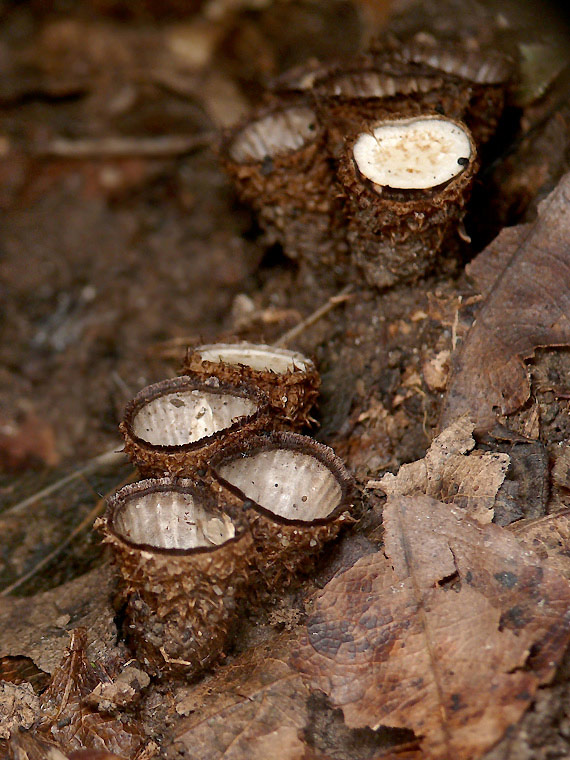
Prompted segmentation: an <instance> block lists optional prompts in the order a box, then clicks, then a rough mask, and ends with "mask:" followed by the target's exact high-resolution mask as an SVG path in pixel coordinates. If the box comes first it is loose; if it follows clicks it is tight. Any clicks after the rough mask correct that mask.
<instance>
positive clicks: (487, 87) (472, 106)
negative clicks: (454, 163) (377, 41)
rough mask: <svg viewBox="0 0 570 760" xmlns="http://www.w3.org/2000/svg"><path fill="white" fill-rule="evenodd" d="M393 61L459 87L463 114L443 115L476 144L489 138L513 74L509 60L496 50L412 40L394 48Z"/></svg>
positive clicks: (493, 130) (495, 124)
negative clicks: (427, 70)
mask: <svg viewBox="0 0 570 760" xmlns="http://www.w3.org/2000/svg"><path fill="white" fill-rule="evenodd" d="M379 55H380V56H381V57H382V56H385V51H384V50H380V51H379ZM392 57H393V58H395V59H397V60H400V61H402V62H405V63H406V65H418V66H419V65H423V66H429V67H431V68H432V69H434V70H438V71H440V72H442V73H443V74H444V75H446V77H447V78H448V79H452V78H453V79H454V80H455V81H457V82H459V83H461V85H460V89H461V90H462V91H463V93H465V95H467V99H466V101H465V104H464V106H463V108H462V110H461V111H460V112H458V111H444V113H445V114H446V115H447V116H455V118H458V119H461V120H462V121H464V122H465V123H466V124H467V126H468V127H469V129H470V130H471V133H472V135H473V139H474V140H475V142H476V143H477V144H480V143H483V142H486V141H487V140H489V138H490V137H492V135H493V134H494V133H495V131H496V129H497V125H498V122H499V119H500V117H501V114H502V112H503V108H504V105H505V99H506V95H507V92H508V87H509V84H510V81H511V79H512V77H513V73H514V62H513V60H512V59H511V58H510V57H509V56H506V55H505V54H503V53H501V52H500V51H498V50H473V49H471V48H466V47H464V46H461V45H458V44H454V43H450V42H448V43H442V42H441V41H440V40H437V41H436V40H435V39H434V40H433V41H428V40H426V39H424V40H417V39H413V40H410V41H409V42H406V43H403V44H400V45H399V46H397V47H396V49H395V50H394V51H393V52H392Z"/></svg>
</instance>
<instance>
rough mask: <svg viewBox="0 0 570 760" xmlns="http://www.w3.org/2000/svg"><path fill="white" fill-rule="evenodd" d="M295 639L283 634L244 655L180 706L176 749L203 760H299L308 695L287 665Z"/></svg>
mask: <svg viewBox="0 0 570 760" xmlns="http://www.w3.org/2000/svg"><path fill="white" fill-rule="evenodd" d="M296 644H297V637H295V636H292V635H291V634H284V635H283V636H282V637H280V638H278V639H277V640H276V641H273V642H271V643H269V644H266V645H262V646H260V647H256V648H254V649H252V650H248V651H247V652H244V654H243V655H242V656H241V657H240V658H239V659H238V660H237V661H236V662H235V663H234V664H233V665H228V666H227V667H226V668H223V669H222V670H220V671H219V672H218V673H216V674H215V675H214V676H211V677H210V678H207V679H206V680H205V681H203V682H202V683H201V684H199V685H198V686H197V687H196V688H195V689H193V690H192V692H191V693H190V694H188V695H187V696H186V697H185V698H184V699H183V700H181V701H180V703H179V704H178V705H177V711H178V713H179V714H181V715H187V714H189V713H191V714H189V717H187V718H185V719H184V720H183V721H181V722H180V723H178V724H177V726H176V731H175V735H174V736H173V737H172V740H171V741H172V744H173V745H174V749H175V750H176V751H178V752H180V753H181V754H182V755H183V756H185V757H200V758H201V760H221V758H223V759H224V760H238V759H239V760H242V758H244V757H247V758H251V759H252V760H266V759H267V758H268V757H279V758H284V760H301V759H302V758H303V757H304V756H305V752H306V750H307V747H306V745H305V743H304V741H303V740H302V731H303V729H304V728H305V726H306V725H307V722H308V710H307V704H306V703H307V699H308V697H309V691H308V688H307V686H306V685H305V683H304V681H303V679H302V677H301V676H300V674H299V673H298V672H297V671H296V670H293V669H292V668H291V667H290V665H289V664H288V659H289V656H290V652H291V648H292V647H293V646H294V645H296Z"/></svg>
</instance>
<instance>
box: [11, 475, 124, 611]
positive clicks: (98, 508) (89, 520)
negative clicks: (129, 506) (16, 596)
mask: <svg viewBox="0 0 570 760" xmlns="http://www.w3.org/2000/svg"><path fill="white" fill-rule="evenodd" d="M134 479H135V473H131V474H130V475H129V476H128V477H127V478H125V479H124V480H123V481H122V482H121V483H120V484H119V486H118V488H121V487H122V486H124V485H127V483H131V482H132V481H133V480H134ZM115 490H116V487H115V486H113V488H112V489H111V490H110V491H107V493H106V494H105V495H104V496H101V498H100V499H98V500H97V503H96V504H95V506H94V507H93V509H92V510H91V511H90V512H89V514H87V515H86V516H85V517H84V518H83V520H82V521H81V522H80V523H79V525H77V526H76V527H75V528H74V529H73V530H72V531H71V533H70V534H69V535H68V536H66V537H65V538H64V539H63V541H62V542H61V543H60V544H58V545H57V546H56V547H55V549H53V550H52V551H51V552H50V553H49V554H48V555H47V556H45V557H44V558H43V559H42V560H40V561H39V562H38V564H37V565H35V567H32V569H31V570H28V572H27V573H25V574H24V575H21V576H20V577H19V578H18V579H17V580H15V581H14V582H13V583H11V584H10V585H9V586H6V588H4V589H2V591H0V596H8V595H9V594H11V593H12V591H15V590H16V589H17V588H19V587H20V586H22V585H23V584H24V583H26V581H29V580H30V578H33V577H34V575H36V574H37V573H38V572H39V571H40V570H42V569H43V568H44V567H45V566H46V565H49V563H50V562H51V561H52V560H53V559H55V558H56V557H57V556H59V555H60V554H61V552H62V551H63V550H64V549H65V547H66V546H69V544H70V543H71V542H72V541H73V539H74V538H76V536H78V535H79V534H80V533H82V532H83V531H84V530H85V528H88V527H89V526H90V525H92V524H93V521H94V520H95V518H96V517H98V516H99V515H100V514H101V512H103V509H104V508H105V503H106V501H107V499H108V498H109V497H110V496H111V494H113V493H115Z"/></svg>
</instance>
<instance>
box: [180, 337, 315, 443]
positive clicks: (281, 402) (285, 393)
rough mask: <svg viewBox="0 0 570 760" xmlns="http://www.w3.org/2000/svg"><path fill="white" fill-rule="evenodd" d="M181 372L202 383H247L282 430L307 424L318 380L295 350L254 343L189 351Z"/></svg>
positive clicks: (307, 362) (221, 345) (208, 346)
mask: <svg viewBox="0 0 570 760" xmlns="http://www.w3.org/2000/svg"><path fill="white" fill-rule="evenodd" d="M184 371H185V372H186V373H188V374H193V375H196V376H197V377H199V378H200V379H201V380H207V379H208V378H209V377H216V378H218V379H219V380H221V381H223V382H225V383H232V384H233V385H238V384H239V383H243V382H245V383H247V384H249V385H254V386H256V387H257V388H260V389H261V390H262V391H264V392H265V393H266V394H267V396H268V398H269V404H270V406H271V409H272V412H273V413H274V414H275V415H276V416H277V417H278V418H280V419H281V420H282V423H283V426H284V427H290V428H300V427H302V426H303V425H305V424H306V423H307V422H308V421H310V419H311V418H310V416H309V412H310V410H311V407H312V406H313V405H314V403H315V401H316V400H317V397H318V388H319V385H320V377H319V374H318V372H317V370H316V368H315V365H314V364H313V362H312V361H311V360H310V359H309V358H307V357H306V356H303V354H301V353H299V352H298V351H288V350H286V349H284V348H275V347H273V346H265V345H262V344H256V343H245V342H244V343H211V344H208V345H203V346H197V347H196V348H194V349H192V350H190V351H189V352H188V355H187V357H186V362H185V364H184Z"/></svg>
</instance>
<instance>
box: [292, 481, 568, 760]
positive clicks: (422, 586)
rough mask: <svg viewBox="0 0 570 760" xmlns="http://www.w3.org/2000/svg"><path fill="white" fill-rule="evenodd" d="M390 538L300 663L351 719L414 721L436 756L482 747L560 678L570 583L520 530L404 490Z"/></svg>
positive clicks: (320, 610)
mask: <svg viewBox="0 0 570 760" xmlns="http://www.w3.org/2000/svg"><path fill="white" fill-rule="evenodd" d="M384 522H385V531H386V532H385V551H386V554H387V557H388V559H386V557H385V556H384V555H383V554H382V553H376V554H373V555H368V556H366V557H363V558H362V559H361V560H359V561H358V562H357V563H356V564H355V565H354V566H353V567H352V568H350V569H349V570H347V571H345V572H344V573H341V574H339V575H337V576H336V577H335V578H334V579H333V580H332V581H331V582H330V583H329V584H328V585H327V586H326V587H325V589H324V590H323V592H322V593H321V595H320V596H319V597H318V599H317V601H316V604H315V609H314V613H313V615H312V617H311V618H310V619H309V621H308V624H307V635H306V638H305V640H304V641H303V643H302V646H301V648H300V650H299V652H298V653H297V655H296V656H295V658H294V664H295V665H296V667H297V668H298V669H299V670H300V671H301V672H303V673H304V674H305V675H306V676H307V677H308V679H309V682H310V684H311V686H312V687H314V688H318V689H320V690H322V691H324V692H325V693H326V694H327V695H328V696H329V697H330V699H331V701H332V703H333V704H334V705H335V706H337V707H341V708H342V710H343V713H344V717H345V721H346V723H347V725H348V726H350V727H354V728H356V727H363V726H369V727H371V728H378V727H379V726H394V727H406V728H411V729H412V730H413V731H414V732H415V733H416V735H417V736H418V737H419V738H420V737H421V744H422V749H423V751H424V756H425V757H426V758H442V759H443V758H445V759H446V760H451V759H452V758H453V759H456V758H461V760H469V759H471V758H475V757H479V756H480V755H481V754H482V753H483V752H484V751H485V750H486V749H488V748H490V747H491V746H493V744H495V743H496V742H497V741H498V740H499V738H500V737H501V735H502V734H503V732H504V731H505V730H506V728H507V727H508V726H509V725H511V724H513V723H515V722H516V721H517V720H518V719H519V718H520V717H521V715H522V714H523V712H524V711H525V710H526V708H527V707H528V705H529V704H530V702H531V700H532V697H533V694H534V693H535V692H536V689H537V688H538V686H539V685H540V684H542V683H545V682H547V681H548V680H550V679H551V678H552V676H553V674H554V670H555V667H556V664H557V662H558V661H559V660H560V658H561V656H562V654H563V653H564V650H565V648H566V646H567V643H568V641H569V639H570V586H569V584H568V582H567V581H566V580H565V579H564V578H562V577H561V576H560V575H559V574H558V573H557V572H555V571H553V570H551V569H550V568H549V567H548V566H546V565H543V564H542V563H541V561H540V560H539V558H538V557H537V556H536V555H535V554H533V553H532V552H531V551H529V550H528V548H527V547H524V546H522V545H521V544H520V543H519V542H518V541H517V540H516V538H515V537H514V536H512V535H510V534H509V533H508V531H506V530H504V529H502V528H499V527H498V526H495V525H480V524H479V523H477V522H476V521H474V520H472V519H471V518H469V517H467V516H466V515H465V513H464V512H462V511H461V510H459V509H457V508H456V507H450V506H447V505H443V504H441V503H440V502H437V501H435V500H434V499H432V498H430V497H429V496H422V495H418V496H415V497H403V496H395V497H391V498H390V499H389V500H388V502H387V505H386V507H385V509H384Z"/></svg>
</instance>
